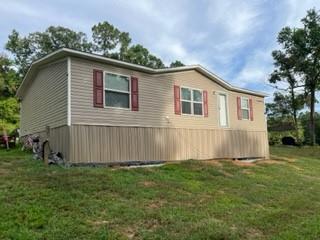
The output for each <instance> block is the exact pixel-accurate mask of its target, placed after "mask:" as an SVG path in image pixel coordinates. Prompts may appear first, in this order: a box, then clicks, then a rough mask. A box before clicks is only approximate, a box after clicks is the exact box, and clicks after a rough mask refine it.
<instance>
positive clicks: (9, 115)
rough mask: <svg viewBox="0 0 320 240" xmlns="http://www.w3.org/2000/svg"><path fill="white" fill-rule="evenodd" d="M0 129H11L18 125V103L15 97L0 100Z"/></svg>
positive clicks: (9, 130)
mask: <svg viewBox="0 0 320 240" xmlns="http://www.w3.org/2000/svg"><path fill="white" fill-rule="evenodd" d="M0 119H1V120H0V131H1V130H2V129H5V130H6V131H7V132H11V131H13V130H14V129H15V128H17V127H18V125H19V103H18V101H17V99H16V98H14V97H10V98H7V99H2V100H0Z"/></svg>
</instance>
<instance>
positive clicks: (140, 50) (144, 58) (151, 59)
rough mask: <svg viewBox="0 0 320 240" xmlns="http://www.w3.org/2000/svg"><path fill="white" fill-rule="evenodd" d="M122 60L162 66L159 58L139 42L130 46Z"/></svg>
mask: <svg viewBox="0 0 320 240" xmlns="http://www.w3.org/2000/svg"><path fill="white" fill-rule="evenodd" d="M123 60H124V61H127V62H130V63H135V64H139V65H143V66H146V67H150V68H164V67H165V66H164V64H163V62H162V61H161V59H160V58H157V57H156V56H154V55H152V54H150V53H149V51H148V49H146V48H145V47H143V46H142V45H140V44H137V45H133V46H131V47H130V48H129V49H128V51H127V52H126V54H125V55H124V59H123Z"/></svg>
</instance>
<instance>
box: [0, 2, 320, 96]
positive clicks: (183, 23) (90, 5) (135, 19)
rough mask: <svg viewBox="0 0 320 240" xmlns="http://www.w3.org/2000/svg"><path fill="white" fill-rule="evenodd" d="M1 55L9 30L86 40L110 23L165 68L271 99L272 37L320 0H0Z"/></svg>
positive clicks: (319, 4) (274, 43) (274, 40)
mask: <svg viewBox="0 0 320 240" xmlns="http://www.w3.org/2000/svg"><path fill="white" fill-rule="evenodd" d="M0 6H1V7H0V29H1V31H0V52H5V50H4V45H5V43H6V41H7V37H8V35H9V33H10V32H11V31H12V29H16V30H17V31H18V32H20V33H21V34H27V33H29V32H33V31H44V30H45V29H46V27H48V26H50V25H61V26H65V27H69V28H71V29H74V30H77V31H82V32H85V33H87V35H88V37H90V33H91V27H92V25H94V24H95V23H98V22H100V21H105V20H106V21H109V22H110V23H112V24H114V25H115V26H116V27H118V28H119V29H120V30H122V31H127V32H129V33H130V35H131V37H132V39H133V43H141V44H142V45H144V46H145V47H147V48H148V49H149V50H150V51H151V52H152V53H153V54H155V55H157V56H159V57H160V58H162V59H163V60H164V62H165V63H167V64H168V63H170V62H171V61H173V60H176V59H178V60H181V61H182V62H184V63H185V64H201V65H203V66H204V67H206V68H207V69H209V70H210V71H212V72H214V73H216V74H217V75H219V76H220V77H222V78H223V79H225V80H226V81H228V82H230V83H232V84H234V85H236V86H239V87H245V88H249V89H253V90H260V91H265V92H267V93H272V91H273V89H272V88H270V87H268V85H267V78H268V74H269V73H270V72H271V71H272V68H273V66H272V58H271V51H272V50H274V49H276V48H278V46H277V43H276V37H277V33H278V32H279V31H280V30H281V28H282V27H284V26H300V19H301V18H302V17H303V16H305V14H306V11H307V10H308V9H310V8H313V7H316V8H317V9H320V1H319V0H278V1H276V0H246V1H245V0H213V1H209V0H198V1H193V0H190V1H186V0H185V1H182V0H181V1H180V0H174V1H173V0H161V1H160V0H159V1H151V0H149V1H148V0H136V1H129V0H128V1H124V0H114V1H113V0H110V1H107V0H90V1H79V0H69V1H65V0H54V1H45V0H33V1H31V0H30V1H22V0H20V1H18V0H10V1H8V0H0Z"/></svg>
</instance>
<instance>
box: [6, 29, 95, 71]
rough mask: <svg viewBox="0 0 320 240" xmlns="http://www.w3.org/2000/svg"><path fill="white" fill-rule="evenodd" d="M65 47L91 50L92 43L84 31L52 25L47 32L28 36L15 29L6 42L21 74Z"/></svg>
mask: <svg viewBox="0 0 320 240" xmlns="http://www.w3.org/2000/svg"><path fill="white" fill-rule="evenodd" d="M63 47H66V48H71V49H76V50H80V51H85V52H91V49H92V43H90V42H88V40H87V36H86V34H85V33H83V32H75V31H73V30H71V29H69V28H64V27H60V26H58V27H54V26H50V27H49V28H47V29H46V30H45V32H34V33H30V34H29V35H28V36H26V37H21V36H20V35H19V33H18V32H17V31H16V30H13V31H12V33H11V34H10V35H9V40H8V42H7V44H6V49H7V50H8V51H10V52H11V53H12V54H13V56H14V60H15V64H16V66H17V67H18V71H19V73H20V74H21V75H25V74H26V72H27V70H28V68H29V67H30V65H31V63H32V62H33V61H35V60H36V59H38V58H41V57H43V56H45V55H47V54H49V53H51V52H53V51H55V50H58V49H60V48H63Z"/></svg>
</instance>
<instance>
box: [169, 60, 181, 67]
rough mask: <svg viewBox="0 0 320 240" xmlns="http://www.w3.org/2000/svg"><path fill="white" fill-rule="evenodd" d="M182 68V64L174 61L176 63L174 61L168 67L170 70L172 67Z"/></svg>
mask: <svg viewBox="0 0 320 240" xmlns="http://www.w3.org/2000/svg"><path fill="white" fill-rule="evenodd" d="M183 66H184V64H183V63H182V62H180V61H179V60H176V61H174V62H172V63H171V64H170V67H171V68H174V67H183Z"/></svg>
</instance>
